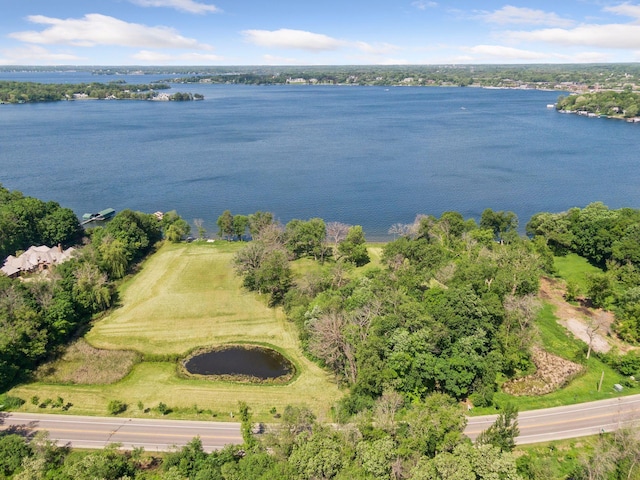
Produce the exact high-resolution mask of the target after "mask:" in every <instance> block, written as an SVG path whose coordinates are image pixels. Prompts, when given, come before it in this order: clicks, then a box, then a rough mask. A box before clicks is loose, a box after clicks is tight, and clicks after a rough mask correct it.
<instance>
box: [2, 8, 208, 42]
mask: <svg viewBox="0 0 640 480" xmlns="http://www.w3.org/2000/svg"><path fill="white" fill-rule="evenodd" d="M27 19H28V20H29V21H30V22H31V23H36V24H39V25H48V27H47V28H45V29H44V30H42V31H39V32H38V31H33V30H31V31H25V32H15V33H10V34H9V37H11V38H15V39H17V40H20V41H22V42H26V43H35V44H43V45H73V46H79V47H93V46H96V45H117V46H124V47H141V48H189V49H197V50H210V49H211V47H210V46H209V45H205V44H200V43H199V42H198V41H197V40H195V39H192V38H186V37H183V36H182V35H180V34H178V32H177V31H176V30H174V29H173V28H170V27H163V26H159V27H148V26H146V25H142V24H138V23H127V22H124V21H122V20H119V19H117V18H114V17H109V16H106V15H101V14H98V13H90V14H87V15H85V16H84V17H83V18H80V19H75V18H68V19H59V18H51V17H45V16H44V15H31V16H29V17H27Z"/></svg>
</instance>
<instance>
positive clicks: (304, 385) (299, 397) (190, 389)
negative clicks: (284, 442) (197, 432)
mask: <svg viewBox="0 0 640 480" xmlns="http://www.w3.org/2000/svg"><path fill="white" fill-rule="evenodd" d="M242 246H243V245H242V244H239V243H236V244H228V243H226V242H215V243H198V242H196V243H191V244H166V245H164V246H163V247H162V248H161V249H160V250H159V251H158V252H157V253H156V254H154V255H153V256H152V257H151V258H149V259H148V260H147V261H146V262H145V263H144V265H143V267H142V269H141V271H140V272H139V273H138V274H136V275H135V276H134V277H132V278H131V279H129V280H128V281H127V282H126V283H125V284H124V285H123V286H122V288H121V289H120V294H121V298H120V303H121V305H122V306H121V307H119V308H116V309H114V310H113V312H112V313H111V314H110V315H108V316H106V317H105V318H103V319H101V320H99V321H97V322H96V323H95V325H93V327H92V328H91V330H90V331H89V332H88V333H87V334H86V337H85V338H86V340H87V341H88V343H90V344H91V345H92V346H94V347H97V348H101V349H108V350H133V351H135V352H139V353H140V354H142V356H143V358H144V359H145V361H143V362H142V363H138V364H137V365H135V366H134V367H133V369H132V370H131V372H130V373H129V374H128V375H127V376H126V377H125V378H124V379H123V380H120V381H118V382H115V383H112V384H108V385H80V384H77V385H73V384H67V385H60V384H52V383H44V382H35V383H31V384H26V385H22V386H20V387H17V388H15V389H13V390H12V394H15V395H18V396H21V397H22V398H25V399H28V398H31V397H32V396H33V395H38V396H39V397H40V398H41V399H44V398H56V397H58V396H60V397H62V398H64V400H65V402H71V403H72V404H73V407H72V408H71V409H70V411H71V413H76V414H81V413H87V414H105V413H106V411H107V410H106V409H107V403H108V402H109V400H112V399H118V400H121V401H124V402H126V403H127V404H129V410H128V411H127V415H138V414H140V415H150V414H152V413H147V414H145V413H143V412H142V411H139V410H138V408H137V407H136V405H137V404H138V402H142V404H143V405H144V406H145V407H154V406H156V405H157V404H158V403H159V402H164V403H165V404H167V405H168V406H169V407H170V408H173V409H175V410H176V411H187V410H188V409H192V410H195V409H193V408H192V407H193V406H194V405H197V406H198V408H199V409H211V410H213V411H214V412H217V413H218V414H219V416H221V417H226V418H229V416H230V415H229V413H230V412H232V411H235V410H237V405H238V401H240V400H242V401H244V402H246V403H247V404H248V405H249V406H250V407H251V408H252V410H253V412H254V415H255V416H256V418H257V419H262V420H268V419H269V418H272V415H271V414H270V413H269V411H270V410H271V409H272V408H274V407H275V408H276V410H277V411H278V412H282V410H283V409H284V407H285V406H286V405H288V404H305V405H308V406H309V407H310V408H311V409H312V410H314V411H315V412H316V414H317V415H318V416H319V418H321V419H328V418H329V411H330V408H331V406H332V405H333V404H334V403H335V401H336V400H337V399H339V398H340V397H341V396H342V394H343V393H344V392H342V391H340V390H339V388H338V387H337V386H336V383H335V380H334V378H333V376H332V375H330V374H329V373H327V372H325V371H324V370H322V369H321V368H320V367H318V366H317V365H316V364H314V363H313V362H310V361H309V360H308V359H307V358H306V357H304V355H303V354H302V351H301V349H300V347H299V344H298V341H297V334H296V330H295V326H294V325H293V324H290V323H289V322H288V321H287V320H286V318H285V316H284V314H283V313H282V311H281V310H280V309H272V308H268V307H267V306H266V300H265V299H263V298H260V297H259V296H258V295H255V294H253V293H249V292H247V291H245V290H243V289H242V288H241V284H240V279H239V278H238V277H236V276H235V275H234V272H233V269H232V268H231V267H230V263H231V261H232V258H233V254H234V252H235V251H237V250H238V249H239V248H241V247H242ZM225 343H253V344H261V345H267V346H271V347H274V348H275V349H277V350H279V351H280V352H282V353H284V354H285V355H286V356H287V357H288V358H289V359H290V360H292V361H293V362H294V364H295V365H296V367H297V370H298V374H297V376H296V377H295V379H294V380H293V381H292V382H290V383H289V384H286V385H256V384H238V383H232V382H219V381H209V380H195V379H185V378H180V377H179V376H178V375H177V369H176V363H175V362H171V361H167V360H166V359H168V358H177V357H180V356H183V355H185V354H187V353H188V352H189V351H191V350H193V349H195V348H197V347H204V346H211V345H220V344H225ZM23 409H25V410H31V411H42V410H39V409H37V407H35V406H34V405H31V404H30V403H29V402H27V404H25V406H23ZM178 409H179V410H178ZM182 416H185V415H182ZM186 416H188V415H186Z"/></svg>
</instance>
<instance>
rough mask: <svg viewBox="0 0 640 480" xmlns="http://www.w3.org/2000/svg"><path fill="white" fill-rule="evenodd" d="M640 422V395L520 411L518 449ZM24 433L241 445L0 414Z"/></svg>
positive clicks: (106, 423) (149, 425)
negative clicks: (193, 440)
mask: <svg viewBox="0 0 640 480" xmlns="http://www.w3.org/2000/svg"><path fill="white" fill-rule="evenodd" d="M495 418H496V416H495V415H490V416H482V417H469V421H468V424H467V428H466V430H465V433H466V434H467V435H468V436H469V437H471V438H472V439H475V437H476V436H477V435H478V434H479V433H480V432H481V431H482V430H485V429H486V428H488V427H489V426H490V425H491V424H492V423H493V422H494V421H495ZM639 421H640V395H632V396H628V397H619V398H615V399H611V400H600V401H597V402H589V403H582V404H577V405H570V406H566V407H555V408H547V409H542V410H530V411H527V412H520V414H519V416H518V425H519V427H520V436H519V437H518V438H517V442H518V443H519V444H526V443H538V442H545V441H549V440H560V439H565V438H574V437H581V436H585V435H596V434H598V433H600V432H602V431H603V430H604V431H607V432H610V431H612V430H615V429H617V428H618V427H620V426H622V425H629V424H633V423H634V422H639ZM3 429H4V430H6V429H18V430H19V431H21V432H24V433H33V432H35V431H37V430H47V431H48V432H49V437H50V438H51V439H52V440H57V441H58V444H59V445H69V446H72V447H77V448H103V447H104V446H106V445H109V444H111V443H121V444H122V446H123V448H126V449H131V448H133V447H144V449H145V451H149V452H154V451H167V450H170V449H171V448H172V447H173V446H182V445H185V444H186V443H188V442H189V441H190V440H191V439H192V438H193V437H195V436H199V437H200V439H201V440H202V444H203V447H204V449H205V451H207V452H210V451H213V450H217V449H220V448H222V447H224V446H225V445H228V444H241V443H242V435H241V434H240V424H238V423H225V422H204V421H178V420H163V419H160V420H155V419H140V418H133V419H132V418H120V417H80V416H73V415H47V414H23V413H0V430H3Z"/></svg>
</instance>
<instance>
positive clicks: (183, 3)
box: [130, 0, 220, 14]
mask: <svg viewBox="0 0 640 480" xmlns="http://www.w3.org/2000/svg"><path fill="white" fill-rule="evenodd" d="M130 1H131V2H132V3H135V4H136V5H140V6H141V7H169V8H175V9H176V10H179V11H181V12H187V13H197V14H203V13H218V12H220V9H219V8H218V7H216V6H215V5H209V4H206V3H198V2H195V1H194V0H130Z"/></svg>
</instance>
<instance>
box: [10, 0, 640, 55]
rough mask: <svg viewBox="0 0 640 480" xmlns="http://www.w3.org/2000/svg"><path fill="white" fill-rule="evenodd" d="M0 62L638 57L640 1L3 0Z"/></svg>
mask: <svg viewBox="0 0 640 480" xmlns="http://www.w3.org/2000/svg"><path fill="white" fill-rule="evenodd" d="M1 3H3V4H5V5H4V6H3V7H2V14H1V15H0V65H141V66H143V65H220V66H222V65H403V64H411V65H415V64H491V63H494V64H496V63H497V64H506V63H509V64H511V63H512V64H517V63H601V62H638V61H640V0H638V2H632V1H627V2H624V1H622V2H621V1H608V0H560V1H558V0H556V1H547V0H536V1H534V0H527V1H515V0H514V1H507V2H501V1H472V0H466V1H463V0H460V1H455V0H454V1H444V0H442V1H437V0H436V1H430V0H366V1H364V0H314V1H306V0H211V1H210V0H92V1H87V0H20V1H15V0H1Z"/></svg>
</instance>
